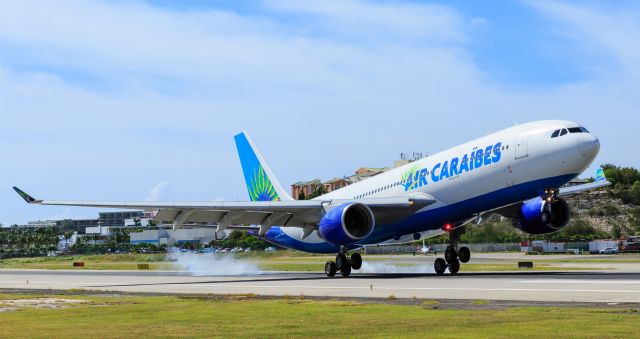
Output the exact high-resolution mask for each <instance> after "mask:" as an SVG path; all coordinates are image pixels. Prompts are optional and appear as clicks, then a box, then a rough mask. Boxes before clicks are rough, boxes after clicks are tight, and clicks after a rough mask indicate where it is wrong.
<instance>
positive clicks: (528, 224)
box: [514, 197, 570, 234]
mask: <svg viewBox="0 0 640 339" xmlns="http://www.w3.org/2000/svg"><path fill="white" fill-rule="evenodd" d="M518 212H519V213H518V217H517V218H516V219H514V226H515V227H517V228H519V229H520V230H522V231H523V232H526V233H529V234H546V233H553V232H555V231H558V230H560V229H561V228H563V227H565V226H566V225H567V223H569V214H570V212H569V205H568V204H567V202H566V201H564V200H563V199H561V198H554V199H543V198H540V197H538V198H534V199H531V200H527V201H525V202H523V203H522V205H521V206H520V210H519V211H518Z"/></svg>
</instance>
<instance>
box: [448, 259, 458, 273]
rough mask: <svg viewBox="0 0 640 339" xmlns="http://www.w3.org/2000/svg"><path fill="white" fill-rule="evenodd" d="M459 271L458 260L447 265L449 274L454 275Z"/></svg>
mask: <svg viewBox="0 0 640 339" xmlns="http://www.w3.org/2000/svg"><path fill="white" fill-rule="evenodd" d="M458 271H460V262H459V261H458V260H456V261H452V262H450V263H449V273H451V274H456V273H458Z"/></svg>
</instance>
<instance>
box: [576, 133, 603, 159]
mask: <svg viewBox="0 0 640 339" xmlns="http://www.w3.org/2000/svg"><path fill="white" fill-rule="evenodd" d="M578 148H579V149H580V152H581V153H582V155H583V156H584V157H586V158H589V159H591V160H593V159H595V157H596V156H597V155H598V152H600V140H598V138H597V137H596V136H595V135H593V134H590V133H584V134H583V135H582V138H581V140H580V141H579V142H578Z"/></svg>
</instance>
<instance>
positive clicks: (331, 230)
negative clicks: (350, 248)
mask: <svg viewBox="0 0 640 339" xmlns="http://www.w3.org/2000/svg"><path fill="white" fill-rule="evenodd" d="M374 226H375V219H374V217H373V212H371V209H370V208H369V207H368V206H367V205H364V204H361V203H346V204H342V205H340V206H337V207H335V208H333V209H332V210H330V211H329V212H328V213H327V214H325V216H324V217H323V218H322V219H321V220H320V227H319V231H320V235H321V236H322V237H323V238H324V239H325V240H327V241H328V242H330V243H332V244H335V245H347V244H352V243H354V242H356V241H359V240H362V239H364V238H366V237H367V236H368V235H369V234H371V232H373V227H374Z"/></svg>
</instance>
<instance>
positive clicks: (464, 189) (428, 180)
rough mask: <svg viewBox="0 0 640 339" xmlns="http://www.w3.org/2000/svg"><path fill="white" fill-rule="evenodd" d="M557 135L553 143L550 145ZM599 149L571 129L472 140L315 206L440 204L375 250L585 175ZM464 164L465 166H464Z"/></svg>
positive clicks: (525, 129)
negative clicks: (408, 198)
mask: <svg viewBox="0 0 640 339" xmlns="http://www.w3.org/2000/svg"><path fill="white" fill-rule="evenodd" d="M558 130H559V132H558V133H557V134H558V135H557V136H556V137H552V135H553V133H554V132H555V131H558ZM563 130H564V131H565V132H563ZM569 130H572V131H574V132H569ZM561 133H564V134H563V135H560V134H561ZM599 148H600V144H599V141H598V139H597V138H596V137H595V136H594V135H592V134H591V133H589V132H588V131H586V129H584V128H582V127H581V126H580V125H578V124H577V123H575V122H571V121H561V120H551V121H538V122H532V123H527V124H522V125H517V126H514V127H510V128H507V129H504V130H502V131H499V132H496V133H493V134H490V135H487V136H484V137H481V138H478V139H475V140H472V141H470V142H467V143H464V144H462V145H459V146H456V147H453V148H451V149H448V150H445V151H442V152H439V153H436V154H433V155H431V156H429V157H426V158H423V159H420V160H417V161H415V162H412V163H409V164H406V165H404V166H401V167H398V168H394V169H391V170H389V171H386V172H384V173H381V174H379V175H376V176H374V177H371V178H369V179H366V180H363V181H360V182H356V183H354V184H352V185H350V186H347V187H344V188H341V189H339V190H336V191H333V192H330V193H328V194H325V195H323V196H321V197H318V198H316V199H320V200H331V199H355V200H357V199H361V198H367V199H370V198H385V197H398V196H403V195H408V194H413V193H417V192H423V193H426V194H429V195H430V196H432V197H434V198H435V199H436V200H437V202H436V203H435V204H432V205H430V206H428V207H425V208H423V209H422V210H420V211H418V212H416V214H420V213H422V214H423V215H425V217H424V218H420V219H415V222H414V223H418V225H407V224H406V223H405V224H403V225H395V226H393V227H392V228H387V229H386V231H381V232H383V233H379V234H378V236H377V237H374V238H372V239H371V241H372V242H379V241H380V240H381V238H383V237H388V238H393V237H396V238H397V237H399V236H402V235H403V234H409V233H412V232H421V231H426V230H430V229H433V228H434V227H435V226H438V225H437V223H439V222H443V220H446V221H447V222H453V223H455V222H457V221H459V220H456V219H457V218H460V217H462V216H463V215H472V214H476V213H480V212H483V211H486V210H488V209H492V208H497V207H500V206H503V205H506V204H509V203H515V202H518V201H521V200H523V199H528V198H532V197H533V196H535V195H536V194H537V193H536V192H541V191H542V190H544V189H545V188H557V187H559V186H560V185H562V184H564V183H566V182H568V181H569V180H571V179H572V178H574V177H575V176H577V175H579V174H580V173H582V172H583V171H584V170H585V169H586V168H587V167H588V166H589V165H590V164H591V163H592V161H593V160H594V158H595V157H596V155H597V154H598V151H599ZM487 153H488V154H487ZM472 156H473V158H472ZM465 157H466V159H465ZM464 160H466V165H463V162H465V161H464ZM443 172H445V173H443ZM554 179H555V180H554ZM542 185H554V186H556V187H545V186H542ZM538 186H539V187H538ZM447 206H455V210H456V211H455V213H452V212H451V211H449V210H447V209H443V207H447ZM431 210H440V211H442V213H441V214H446V213H449V214H451V217H450V218H448V217H447V216H446V215H444V216H440V215H438V217H434V216H433V214H431V215H430V214H429V213H423V212H428V211H431ZM432 220H433V222H435V223H436V225H434V224H433V222H431V221H432ZM376 227H378V225H377V226H376ZM282 231H283V232H284V233H285V234H287V235H289V236H291V237H299V236H300V233H301V231H300V229H299V228H292V227H283V228H282ZM323 241H324V240H322V239H321V238H320V237H318V236H317V235H313V236H310V237H308V238H307V239H305V240H304V242H309V243H320V242H323Z"/></svg>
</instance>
